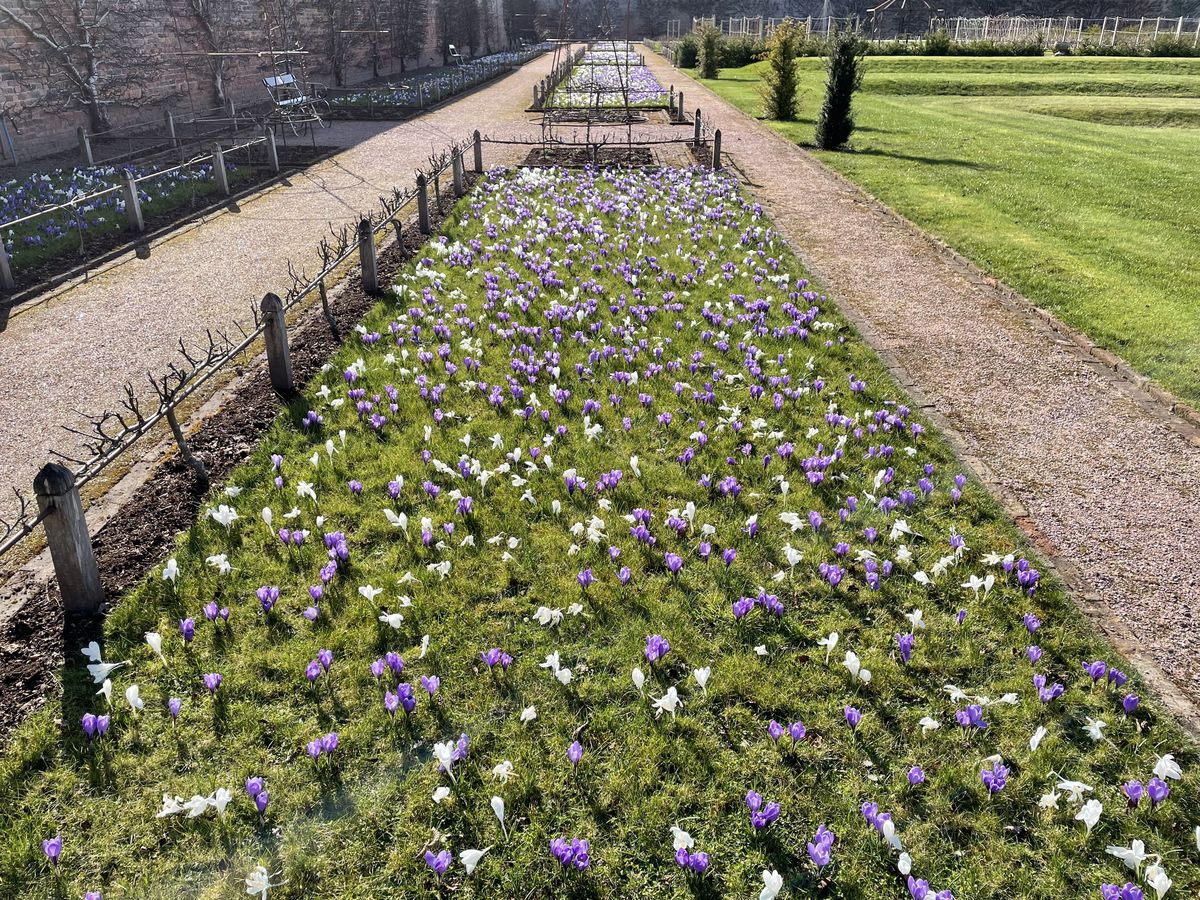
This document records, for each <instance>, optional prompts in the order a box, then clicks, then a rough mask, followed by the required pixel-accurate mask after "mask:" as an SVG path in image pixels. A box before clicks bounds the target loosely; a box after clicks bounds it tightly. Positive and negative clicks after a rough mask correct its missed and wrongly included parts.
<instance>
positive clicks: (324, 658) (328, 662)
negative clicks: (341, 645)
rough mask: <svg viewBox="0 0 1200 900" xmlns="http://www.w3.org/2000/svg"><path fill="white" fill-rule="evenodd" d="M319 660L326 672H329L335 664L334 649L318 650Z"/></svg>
mask: <svg viewBox="0 0 1200 900" xmlns="http://www.w3.org/2000/svg"><path fill="white" fill-rule="evenodd" d="M317 662H319V663H320V664H321V668H322V669H324V670H325V671H326V672H328V671H329V668H330V666H332V665H333V651H332V650H324V649H322V650H318V651H317Z"/></svg>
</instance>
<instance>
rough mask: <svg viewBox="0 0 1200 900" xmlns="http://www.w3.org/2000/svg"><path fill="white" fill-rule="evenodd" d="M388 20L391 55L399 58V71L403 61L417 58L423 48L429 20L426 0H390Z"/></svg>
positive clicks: (402, 66) (403, 67)
mask: <svg viewBox="0 0 1200 900" xmlns="http://www.w3.org/2000/svg"><path fill="white" fill-rule="evenodd" d="M390 13H391V15H390V17H389V18H390V21H389V27H390V29H391V39H392V55H393V56H395V57H396V58H398V59H399V60H400V71H401V72H403V71H404V69H405V61H406V60H409V59H413V60H419V59H420V58H421V54H422V53H423V52H424V50H425V28H426V25H427V24H428V22H429V3H428V0H391V3H390Z"/></svg>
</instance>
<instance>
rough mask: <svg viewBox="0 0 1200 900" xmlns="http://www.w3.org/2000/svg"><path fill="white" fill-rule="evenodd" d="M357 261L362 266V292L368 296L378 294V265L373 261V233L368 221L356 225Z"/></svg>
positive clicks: (364, 220)
mask: <svg viewBox="0 0 1200 900" xmlns="http://www.w3.org/2000/svg"><path fill="white" fill-rule="evenodd" d="M358 259H359V262H360V263H361V264H362V283H363V290H364V291H366V292H367V293H368V294H378V293H379V264H378V262H377V261H376V259H375V232H374V230H373V229H372V228H371V220H370V219H363V220H362V221H360V222H359V223H358Z"/></svg>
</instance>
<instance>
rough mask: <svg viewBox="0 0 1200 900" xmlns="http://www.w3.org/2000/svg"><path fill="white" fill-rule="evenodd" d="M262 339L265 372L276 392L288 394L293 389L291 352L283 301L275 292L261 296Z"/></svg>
mask: <svg viewBox="0 0 1200 900" xmlns="http://www.w3.org/2000/svg"><path fill="white" fill-rule="evenodd" d="M260 308H261V309H262V314H263V325H264V329H263V340H264V341H265V342H266V345H267V372H268V373H269V374H270V376H271V387H272V388H274V389H275V391H276V393H278V394H281V395H283V396H285V397H286V396H289V395H290V394H291V393H292V392H293V391H294V390H295V382H294V381H293V379H292V352H291V350H290V349H289V348H288V338H287V320H286V319H285V318H284V315H283V301H281V300H280V299H279V297H278V296H277V295H276V294H270V293H269V294H267V295H266V296H265V297H263V298H262V305H261V307H260Z"/></svg>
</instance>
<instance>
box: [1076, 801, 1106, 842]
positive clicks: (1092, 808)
mask: <svg viewBox="0 0 1200 900" xmlns="http://www.w3.org/2000/svg"><path fill="white" fill-rule="evenodd" d="M1103 811H1104V806H1103V805H1102V804H1101V803H1100V801H1099V800H1089V801H1088V802H1087V803H1085V804H1083V807H1082V808H1081V809H1080V810H1079V812H1078V813H1076V814H1075V821H1076V822H1082V823H1083V824H1084V825H1086V826H1087V830H1088V834H1091V833H1092V829H1093V828H1095V827H1096V823H1097V822H1099V821H1100V813H1102V812H1103Z"/></svg>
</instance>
